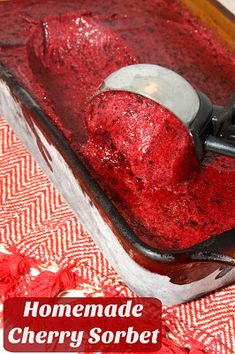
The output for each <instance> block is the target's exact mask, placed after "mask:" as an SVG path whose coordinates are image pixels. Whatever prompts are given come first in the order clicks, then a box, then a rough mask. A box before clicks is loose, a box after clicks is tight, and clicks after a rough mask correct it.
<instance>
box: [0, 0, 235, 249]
mask: <svg viewBox="0 0 235 354" xmlns="http://www.w3.org/2000/svg"><path fill="white" fill-rule="evenodd" d="M0 19H1V21H0V28H1V31H0V61H1V62H2V63H3V64H4V65H6V66H7V67H8V68H9V70H10V71H11V72H12V73H13V74H14V76H15V77H16V78H17V80H18V81H19V82H20V83H21V84H22V85H23V86H24V87H25V88H26V89H27V90H29V92H30V93H31V95H32V96H33V98H34V99H35V100H36V101H37V103H38V104H39V105H40V106H41V107H42V109H43V111H44V112H45V113H46V115H47V116H48V118H49V119H50V120H51V121H52V122H53V124H54V125H55V126H56V127H57V128H58V129H59V130H60V132H61V133H62V134H63V135H64V137H65V139H66V140H67V141H68V142H69V144H70V145H71V147H72V148H73V150H74V151H75V153H76V154H77V155H78V156H79V158H81V159H82V160H83V162H84V164H85V165H86V166H87V168H88V169H89V171H90V173H91V174H92V176H93V177H94V178H95V179H96V180H97V181H98V183H99V184H100V186H101V188H102V189H103V190H104V191H105V192H106V193H107V195H108V196H109V197H110V198H111V200H112V201H113V203H114V204H115V206H116V207H117V209H118V210H119V212H120V213H121V214H122V215H123V216H124V218H125V219H126V220H127V221H128V223H129V225H130V227H131V228H132V229H133V230H134V231H135V232H136V233H137V235H138V236H139V237H140V238H141V239H142V240H143V241H145V242H146V243H148V244H150V245H152V246H154V247H157V248H160V249H168V250H175V249H183V248H187V247H190V246H193V245H195V244H197V243H198V242H202V241H204V240H206V239H208V238H210V237H213V236H217V235H219V234H221V233H223V232H225V231H227V230H230V229H232V228H234V227H235V197H234V195H235V159H232V158H229V157H225V156H219V155H214V154H212V153H208V154H206V155H205V157H204V159H203V161H202V163H201V164H199V162H198V160H197V158H196V156H195V152H194V146H193V142H192V140H191V138H190V136H189V134H188V132H187V130H186V129H185V127H184V126H183V125H182V124H181V123H180V121H179V120H178V119H177V118H176V117H175V116H174V115H173V114H172V113H171V112H169V111H168V110H167V109H165V108H164V107H162V106H160V105H158V104H156V103H155V102H153V101H151V100H149V99H146V98H143V97H141V96H139V95H135V94H131V93H127V92H106V93H103V94H99V95H97V96H95V97H94V95H95V94H96V92H97V89H98V88H99V86H100V85H101V84H102V82H103V80H104V79H105V78H106V77H107V76H108V75H109V74H110V73H112V72H113V71H115V70H117V69H119V68H121V67H122V66H125V65H129V64H134V63H151V64H158V65H162V66H166V67H168V68H170V69H173V70H175V71H176V72H178V73H179V74H181V75H182V76H183V77H185V78H186V79H187V80H189V82H190V83H191V84H192V85H193V86H194V87H195V88H197V89H199V90H201V91H203V92H205V93H206V94H207V95H208V96H209V97H210V99H211V100H212V101H213V103H216V104H225V103H226V101H227V100H228V98H229V96H230V95H231V94H232V92H233V91H234V87H235V58H234V56H233V55H232V54H231V53H230V52H229V51H228V50H227V49H225V47H224V46H223V44H221V43H220V42H219V40H218V39H217V38H216V35H215V34H214V33H213V32H212V31H211V30H209V29H208V28H206V27H204V26H203V25H202V24H200V23H199V22H198V20H197V19H195V18H194V17H192V16H191V15H190V14H189V12H188V11H187V10H186V9H184V8H183V7H182V5H180V3H179V2H178V1H176V0H153V1H146V0H126V1H119V0H111V1H109V2H106V1H101V0H97V1H93V0H86V1H82V0H77V1H75V0H67V1H62V0H59V1H58V0H57V1H56V0H48V1H47V2H46V3H42V2H41V1H38V0H23V1H20V2H19V1H11V2H10V3H8V2H6V3H1V4H0Z"/></svg>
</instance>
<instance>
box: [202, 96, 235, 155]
mask: <svg viewBox="0 0 235 354" xmlns="http://www.w3.org/2000/svg"><path fill="white" fill-rule="evenodd" d="M213 111H214V114H213V118H212V120H213V126H214V129H213V134H210V135H209V136H207V137H206V139H205V144H204V148H205V149H206V150H209V151H213V152H216V153H219V154H223V155H227V156H230V157H235V95H233V96H232V98H231V99H230V101H229V103H228V104H227V105H226V106H225V107H224V108H222V107H218V106H214V109H213Z"/></svg>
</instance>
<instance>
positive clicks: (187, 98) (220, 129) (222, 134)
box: [98, 64, 235, 159]
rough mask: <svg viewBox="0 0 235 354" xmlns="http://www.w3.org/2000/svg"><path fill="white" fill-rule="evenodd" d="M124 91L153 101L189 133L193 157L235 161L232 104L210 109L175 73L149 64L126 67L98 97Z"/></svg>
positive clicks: (108, 80)
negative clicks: (210, 154) (211, 154)
mask: <svg viewBox="0 0 235 354" xmlns="http://www.w3.org/2000/svg"><path fill="white" fill-rule="evenodd" d="M105 91H127V92H132V93H136V94H139V95H141V96H144V97H147V98H150V99H152V100H153V101H155V102H157V103H158V104H161V105H162V106H164V107H165V108H167V109H168V110H169V111H170V112H172V113H173V114H174V115H175V116H176V117H177V118H178V119H179V120H180V121H181V122H182V123H183V124H184V125H185V126H186V128H187V129H188V131H189V134H190V135H191V136H192V138H193V140H194V145H195V149H196V154H197V156H198V158H199V159H202V157H203V151H204V150H210V151H214V152H216V153H222V154H225V155H228V156H232V157H235V125H234V112H235V103H234V101H233V102H232V103H230V104H229V105H228V106H227V107H221V106H216V105H213V104H212V103H211V101H210V99H209V98H208V97H207V96H206V95H205V94H204V93H202V92H200V91H197V90H195V89H194V88H193V87H192V86H191V84H190V83H189V82H188V81H187V80H185V79H184V78H183V77H182V76H180V75H179V74H177V73H176V72H174V71H172V70H169V69H167V68H165V67H162V66H159V65H152V64H134V65H129V66H125V67H123V68H121V69H119V70H117V71H115V72H113V73H112V74H111V75H109V76H108V77H107V78H106V79H105V80H104V82H103V84H102V86H101V87H100V90H99V91H98V94H100V93H101V92H105Z"/></svg>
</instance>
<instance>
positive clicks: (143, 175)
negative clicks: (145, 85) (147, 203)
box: [82, 92, 198, 195]
mask: <svg viewBox="0 0 235 354" xmlns="http://www.w3.org/2000/svg"><path fill="white" fill-rule="evenodd" d="M85 121H86V126H87V132H88V137H89V140H88V142H87V143H86V144H84V146H83V147H82V153H83V155H84V156H85V157H86V159H87V160H88V161H89V162H90V165H91V166H92V167H93V168H94V169H95V170H96V171H98V173H99V175H100V174H101V175H102V177H103V178H105V176H109V178H110V179H115V184H114V186H113V188H115V190H116V194H117V195H118V194H119V189H120V183H118V180H119V179H120V180H121V181H122V185H123V187H124V186H125V189H126V190H127V191H128V190H129V189H133V191H135V190H138V189H143V188H144V189H148V190H150V191H154V190H156V189H158V188H159V187H161V186H167V185H170V184H173V183H176V182H178V181H182V180H184V179H186V178H189V177H190V176H191V175H192V173H193V172H194V171H195V170H196V168H197V167H198V160H197V158H196V156H195V149H194V144H193V141H192V138H191V136H190V135H189V133H188V131H187V129H186V128H185V127H184V126H183V124H182V123H181V122H180V121H179V119H177V118H176V117H175V116H174V115H173V114H172V113H170V112H169V111H168V110H167V109H166V108H164V107H163V106H161V105H159V104H157V103H156V102H154V101H152V100H150V99H147V98H144V97H142V96H140V95H136V94H134V93H127V92H105V93H103V94H100V95H98V96H96V98H95V99H93V100H92V103H91V104H90V105H89V108H88V109H87V111H86V113H85ZM121 176H122V177H121ZM105 179H107V178H105ZM106 183H109V179H108V180H107V182H106ZM115 185H116V187H115Z"/></svg>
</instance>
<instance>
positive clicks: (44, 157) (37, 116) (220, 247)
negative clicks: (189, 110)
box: [0, 1, 235, 305]
mask: <svg viewBox="0 0 235 354" xmlns="http://www.w3.org/2000/svg"><path fill="white" fill-rule="evenodd" d="M186 2H187V1H186ZM198 3H200V1H199V2H198ZM208 3H210V6H214V7H215V8H217V7H216V6H217V4H216V3H215V2H211V1H210V2H208ZM215 5H216V6H215ZM22 6H23V5H22ZM198 6H199V5H198ZM192 11H194V12H195V9H192ZM218 13H219V16H221V10H219V11H218ZM222 14H223V16H227V15H226V12H223V13H222ZM229 16H230V15H229ZM228 41H229V40H228V38H227V42H228ZM0 60H1V54H0ZM0 114H1V115H2V116H3V117H4V118H5V119H6V120H7V121H8V123H9V124H10V125H11V127H12V128H13V129H14V131H15V132H16V134H17V136H18V137H19V138H20V139H21V141H22V142H23V144H24V145H25V146H26V147H27V148H28V150H29V152H30V153H31V154H32V156H33V157H34V158H35V159H36V161H37V162H38V163H39V165H40V166H41V168H42V169H43V170H44V172H45V174H46V175H47V176H48V177H49V178H50V180H51V181H52V182H53V184H54V185H55V186H56V188H57V190H58V191H59V192H60V194H61V195H62V196H63V197H64V199H65V200H66V201H67V202H68V204H69V205H70V207H71V208H72V209H73V210H74V212H75V213H76V215H77V216H78V218H79V220H80V221H81V223H82V224H83V225H84V227H85V228H86V230H87V231H88V232H89V233H90V235H91V236H92V237H93V239H94V241H95V242H96V244H97V245H98V246H99V247H100V248H101V250H102V251H103V253H104V255H105V256H106V257H107V258H108V259H109V261H110V262H111V264H112V265H113V266H114V268H115V269H116V270H117V271H118V273H119V274H120V275H121V276H122V278H123V280H124V281H125V282H126V283H127V284H128V286H129V287H130V288H131V289H133V290H134V291H135V292H136V293H137V294H139V295H142V296H153V297H157V298H159V299H160V300H161V301H162V302H163V303H164V304H166V305H172V304H177V303H182V302H186V301H189V300H191V299H194V298H196V297H199V296H201V295H203V294H206V293H208V292H210V291H213V290H215V289H217V288H220V287H222V286H224V285H226V284H229V283H231V282H233V281H234V280H235V259H234V255H235V229H232V230H229V231H227V232H225V233H223V234H220V235H217V236H215V237H212V238H210V239H209V240H207V241H204V242H202V243H200V244H196V245H195V246H193V247H191V248H187V249H183V250H178V251H174V252H170V251H164V250H159V249H156V248H154V247H151V246H149V245H148V244H146V243H145V242H143V241H142V240H140V238H139V237H138V236H137V235H136V234H135V233H134V232H133V231H132V230H131V228H130V226H129V225H128V224H127V222H126V221H125V220H124V218H123V217H122V216H121V215H120V213H119V212H118V210H117V209H116V208H115V206H114V205H113V203H112V202H111V200H110V199H109V198H108V197H107V196H106V195H105V193H104V192H103V191H102V190H101V188H100V187H99V185H98V184H97V183H96V181H95V180H94V179H93V178H92V177H91V175H90V173H89V172H88V170H87V168H86V167H85V166H84V164H83V163H82V161H81V160H80V159H79V157H78V156H77V154H75V152H74V151H73V149H72V148H71V146H70V145H69V144H68V142H67V141H66V139H65V138H64V136H63V135H62V134H61V132H60V131H59V130H58V129H57V128H56V127H55V126H54V125H53V124H52V122H51V120H50V119H49V118H48V117H47V115H46V114H45V112H44V111H43V109H42V108H41V107H40V105H38V104H37V103H36V101H35V100H34V99H33V98H32V95H31V93H30V92H29V91H28V90H27V89H25V88H24V87H23V85H22V84H20V83H19V80H18V79H16V78H15V77H14V76H13V75H12V74H11V72H10V71H9V69H8V67H7V66H6V65H5V63H4V64H1V65H0Z"/></svg>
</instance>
